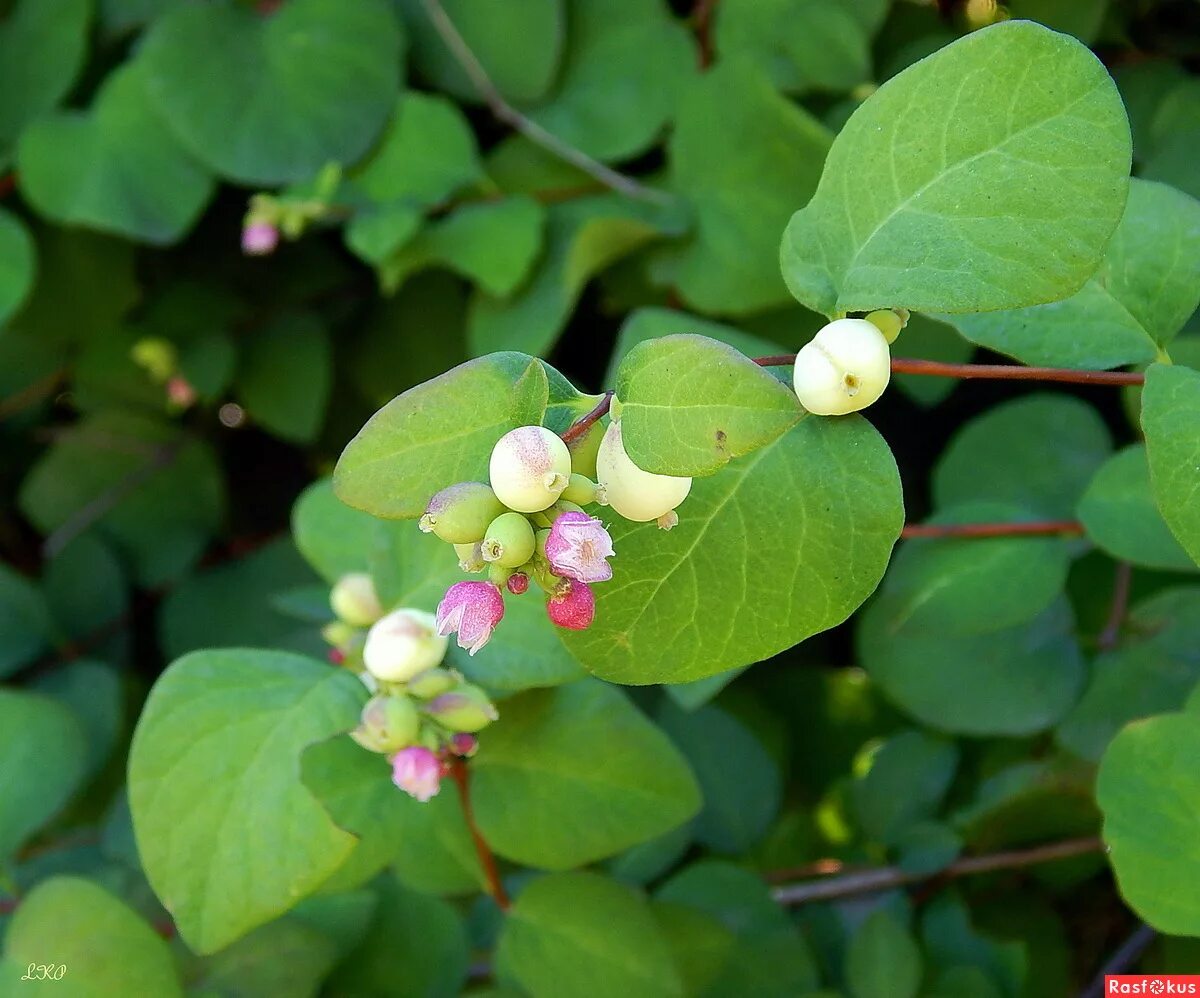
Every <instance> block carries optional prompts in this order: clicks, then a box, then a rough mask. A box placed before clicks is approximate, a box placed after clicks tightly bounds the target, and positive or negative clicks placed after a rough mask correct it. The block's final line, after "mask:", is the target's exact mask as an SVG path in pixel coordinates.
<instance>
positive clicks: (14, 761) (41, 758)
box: [0, 688, 86, 959]
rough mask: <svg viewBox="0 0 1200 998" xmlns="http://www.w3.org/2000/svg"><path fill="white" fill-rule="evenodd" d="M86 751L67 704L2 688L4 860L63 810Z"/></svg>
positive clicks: (0, 839) (0, 825) (0, 837)
mask: <svg viewBox="0 0 1200 998" xmlns="http://www.w3.org/2000/svg"><path fill="white" fill-rule="evenodd" d="M85 750H86V744H85V742H84V736H83V731H82V729H81V728H80V725H79V722H78V721H77V720H76V718H75V717H74V715H73V714H71V712H70V711H68V710H67V708H66V707H64V706H62V705H61V704H59V703H56V702H55V701H53V700H51V699H50V698H49V697H46V696H41V695H40V694H35V693H24V692H19V691H17V690H11V689H4V688H0V786H2V787H4V807H3V809H2V810H0V862H7V861H8V860H9V859H10V858H11V857H12V855H13V854H14V853H15V852H16V851H17V849H18V848H19V847H20V846H21V845H22V844H23V843H24V842H25V840H26V839H28V838H29V836H31V835H32V834H33V833H34V832H36V831H37V830H38V829H40V828H41V827H42V826H43V825H45V824H46V822H48V821H49V820H50V819H51V818H53V817H54V816H55V815H56V814H58V812H59V811H61V810H62V808H63V806H64V805H65V804H66V803H67V801H68V800H69V799H70V797H71V795H72V794H73V793H74V792H75V790H76V788H77V787H78V786H79V783H80V780H81V779H82V778H83V774H84V766H85V759H84V752H85ZM46 959H49V955H48V954H47V956H46Z"/></svg>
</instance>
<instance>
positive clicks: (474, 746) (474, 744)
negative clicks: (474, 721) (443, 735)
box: [449, 731, 479, 759]
mask: <svg viewBox="0 0 1200 998" xmlns="http://www.w3.org/2000/svg"><path fill="white" fill-rule="evenodd" d="M449 748H450V751H451V752H452V753H454V755H456V756H459V757H460V758H462V759H469V758H470V757H471V756H473V755H474V754H475V753H476V752H477V751H479V739H478V738H476V737H475V736H474V735H468V734H467V733H466V732H465V731H460V732H458V733H457V734H455V735H453V736H452V737H451V739H450V745H449Z"/></svg>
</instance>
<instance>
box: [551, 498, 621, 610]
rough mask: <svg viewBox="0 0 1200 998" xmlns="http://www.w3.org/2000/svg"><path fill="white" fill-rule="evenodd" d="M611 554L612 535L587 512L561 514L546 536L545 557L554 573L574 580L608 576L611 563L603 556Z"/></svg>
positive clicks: (595, 580)
mask: <svg viewBox="0 0 1200 998" xmlns="http://www.w3.org/2000/svg"><path fill="white" fill-rule="evenodd" d="M613 553H614V552H613V543H612V538H611V537H609V536H608V531H607V530H605V529H604V524H603V523H601V522H600V521H599V520H597V519H596V518H595V517H594V516H588V515H587V513H575V512H567V513H563V514H562V515H560V516H559V517H558V519H557V520H555V521H554V525H553V526H552V527H551V528H550V536H549V537H547V538H546V559H547V561H549V562H550V568H551V569H552V570H553V571H554V574H555V575H561V576H562V577H563V578H565V579H574V580H575V581H576V582H607V581H608V580H609V579H611V578H612V574H613V573H612V566H611V565H610V564H609V563H608V562H607V561H605V560H604V559H605V558H611V557H612V556H613ZM585 626H586V625H585Z"/></svg>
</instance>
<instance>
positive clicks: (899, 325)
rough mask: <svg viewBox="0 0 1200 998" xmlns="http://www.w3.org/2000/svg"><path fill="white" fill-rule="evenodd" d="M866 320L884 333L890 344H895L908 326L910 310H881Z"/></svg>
mask: <svg viewBox="0 0 1200 998" xmlns="http://www.w3.org/2000/svg"><path fill="white" fill-rule="evenodd" d="M866 319H867V322H869V323H871V325H872V326H874V327H875V328H876V329H878V330H879V331H880V332H881V333H883V338H884V339H885V340H887V341H888V343H895V342H896V337H897V336H899V335H900V330H902V329H903V328H904V327H905V326H906V325H907V324H908V309H896V308H880V309H876V310H875V311H874V312H872V313H870V314H869V315H868V316H866Z"/></svg>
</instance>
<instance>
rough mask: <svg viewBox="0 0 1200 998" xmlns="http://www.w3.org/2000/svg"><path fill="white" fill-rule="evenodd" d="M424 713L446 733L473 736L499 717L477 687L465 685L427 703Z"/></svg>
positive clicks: (485, 695)
mask: <svg viewBox="0 0 1200 998" xmlns="http://www.w3.org/2000/svg"><path fill="white" fill-rule="evenodd" d="M424 710H425V712H426V713H427V714H428V715H429V716H430V717H432V718H433V719H434V720H436V721H437V722H438V724H440V725H441V726H442V727H444V728H446V729H447V730H448V731H461V732H465V733H467V734H474V733H475V732H476V731H480V730H482V729H483V728H486V727H487V726H488V725H489V724H491V723H492V721H494V720H496V718H497V717H499V716H500V715H499V714H498V713H497V711H496V707H495V705H494V704H493V703H492V701H491V700H490V699H489V698H488V695H487V694H486V693H484V692H483V690H481V689H480V688H479V687H478V686H472V685H470V684H466V685H463V686H460V687H458V689H456V690H451V691H450V692H449V693H443V694H442V695H441V696H439V697H436V698H434V699H433V700H431V701H429V703H427V704H426V705H425V707H424Z"/></svg>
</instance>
